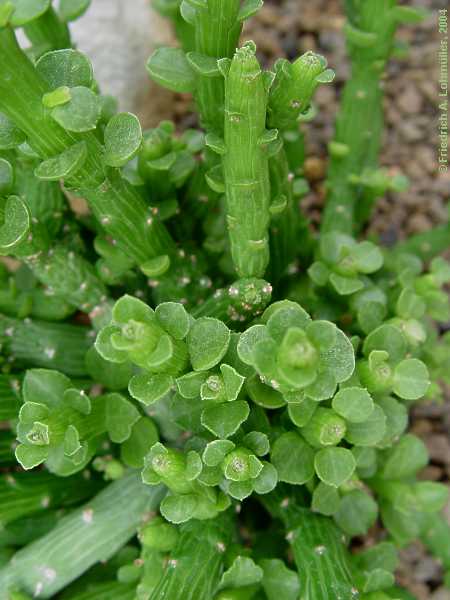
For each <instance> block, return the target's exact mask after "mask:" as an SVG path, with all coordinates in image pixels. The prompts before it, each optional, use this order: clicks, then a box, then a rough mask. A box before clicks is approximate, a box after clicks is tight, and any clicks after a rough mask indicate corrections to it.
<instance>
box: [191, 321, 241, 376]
mask: <svg viewBox="0 0 450 600" xmlns="http://www.w3.org/2000/svg"><path fill="white" fill-rule="evenodd" d="M229 343H230V330H229V329H228V327H227V326H226V325H224V323H222V321H219V320H218V319H212V318H210V317H202V318H200V319H198V320H197V321H196V322H195V323H194V325H193V326H192V327H191V329H190V331H189V334H188V337H187V344H188V350H189V356H190V359H191V363H192V366H193V368H194V371H206V370H207V369H211V368H212V367H214V366H215V365H217V363H218V362H219V361H220V360H221V359H222V358H223V357H224V356H225V353H226V351H227V350H228V345H229Z"/></svg>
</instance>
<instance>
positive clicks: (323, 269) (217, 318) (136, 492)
mask: <svg viewBox="0 0 450 600" xmlns="http://www.w3.org/2000/svg"><path fill="white" fill-rule="evenodd" d="M55 4H56V3H55ZM262 4H263V2H262V0H242V1H241V0H155V1H154V7H155V8H156V10H158V11H159V12H160V13H162V14H163V15H165V16H166V17H168V18H169V19H170V21H171V23H172V25H173V27H174V29H175V31H176V33H177V36H178V38H179V45H178V46H177V47H173V48H158V49H157V50H156V51H155V52H154V53H153V54H152V56H151V57H150V58H149V60H148V63H147V71H148V74H149V76H150V77H151V78H152V79H153V80H154V81H155V82H157V83H159V84H161V85H162V86H164V87H166V88H168V89H169V90H172V91H174V92H178V93H183V94H190V95H191V97H192V103H193V106H195V109H196V111H197V113H198V128H196V129H188V130H185V131H179V130H177V129H176V127H175V125H174V124H173V123H171V122H168V121H163V122H161V123H160V124H159V125H158V126H157V127H155V128H153V129H150V130H147V131H142V129H141V125H140V123H139V120H138V119H137V117H135V116H134V115H132V114H130V113H127V112H118V110H117V105H116V102H115V100H114V98H111V97H109V96H105V95H103V94H102V93H101V90H100V88H99V86H98V84H97V82H96V80H95V77H94V74H93V70H92V66H91V63H90V61H89V58H88V57H87V56H85V55H84V54H83V53H82V52H80V51H78V50H77V49H76V48H74V47H73V45H72V43H71V38H70V32H69V28H68V23H69V22H70V21H72V20H74V19H76V18H78V17H79V16H80V15H82V14H83V13H84V12H85V11H86V10H87V8H88V5H89V0H60V2H59V3H58V4H57V5H52V2H51V0H0V254H1V255H2V256H4V257H9V258H8V260H5V261H4V262H2V263H1V265H0V337H1V373H0V420H1V421H2V427H1V431H2V433H1V436H0V464H1V467H2V468H1V475H0V492H1V493H0V600H27V599H31V598H61V600H279V599H280V598H282V599H283V600H300V599H301V600H357V599H358V598H359V599H360V600H388V599H397V600H401V599H404V598H406V599H408V598H409V599H413V596H412V595H411V594H410V593H409V592H408V591H407V590H404V589H401V588H400V587H398V586H397V585H396V578H395V572H396V568H397V564H398V555H397V553H398V549H399V548H402V547H404V546H406V545H408V544H410V543H411V542H413V541H414V540H417V539H420V540H421V541H422V542H423V544H425V546H426V547H427V548H428V549H429V551H430V553H432V554H433V555H435V556H436V557H437V558H438V559H439V560H440V561H441V564H442V566H443V572H444V577H445V582H446V583H447V584H448V585H450V526H449V525H448V524H447V523H446V521H445V519H444V517H443V516H442V515H441V510H442V509H443V507H444V506H445V504H446V503H447V501H448V488H447V487H446V486H445V485H444V484H442V483H439V482H435V481H427V480H426V479H424V477H423V475H422V474H421V471H422V469H423V468H424V467H425V466H426V465H427V463H428V455H427V450H426V447H425V445H424V443H423V442H422V441H421V439H420V438H419V437H418V436H416V435H414V434H413V433H408V413H409V410H410V409H411V407H412V406H413V405H414V404H415V403H417V402H421V401H423V400H427V401H434V402H439V401H441V399H442V395H443V384H450V378H449V374H450V338H449V334H448V333H447V334H442V331H443V328H442V327H441V324H442V323H445V322H448V321H449V319H450V307H449V301H448V296H447V294H446V292H445V285H446V284H447V283H448V282H450V265H449V264H448V263H447V262H446V261H445V260H444V258H442V257H441V256H440V255H441V254H442V252H443V251H444V250H445V249H446V248H448V247H449V246H450V227H449V225H448V224H443V225H441V226H439V227H437V228H435V229H433V230H431V231H428V232H425V233H422V234H418V235H416V236H413V237H411V238H410V239H408V240H406V241H403V242H401V243H398V244H396V245H394V246H392V247H390V248H385V247H383V246H381V245H380V244H378V243H377V240H376V239H375V238H371V239H370V240H369V239H365V237H364V233H363V232H364V228H365V226H366V224H367V222H368V220H369V219H370V216H371V213H372V209H373V207H374V206H375V203H376V200H377V198H379V197H382V196H383V195H384V194H385V193H386V192H387V191H388V190H389V191H391V192H394V193H395V192H396V191H400V190H404V189H406V188H407V186H408V182H407V180H406V178H404V177H402V176H399V175H396V176H393V177H392V176H391V175H390V174H389V173H388V172H386V171H385V170H383V169H382V168H380V166H379V155H380V147H381V142H382V132H383V86H382V79H383V76H384V74H385V72H386V68H387V64H388V61H389V59H390V57H391V56H392V54H393V52H394V50H395V34H396V29H397V26H398V25H400V24H402V23H415V22H418V21H420V19H422V18H423V17H424V15H423V13H422V12H421V11H420V10H418V9H415V8H413V7H410V6H405V5H403V4H399V3H398V2H397V0H346V1H345V2H343V8H344V10H345V12H346V16H347V21H346V24H345V27H344V30H343V35H344V36H345V38H346V41H347V48H348V55H349V59H350V63H351V72H350V75H349V79H348V81H347V83H346V84H345V86H344V89H343V93H342V99H341V106H340V109H339V112H338V115H337V121H336V129H335V135H334V138H333V139H330V140H329V155H330V156H329V168H328V174H327V180H326V199H325V205H324V209H323V215H322V223H321V227H320V230H319V231H313V229H312V228H311V226H310V225H309V222H308V218H307V215H305V214H304V213H303V212H302V209H301V207H300V200H301V198H302V196H303V195H304V194H305V193H306V192H307V190H308V184H307V182H306V180H305V178H304V170H303V169H304V157H305V136H307V123H308V121H310V120H311V119H313V118H315V119H320V114H317V110H316V109H315V107H314V102H313V98H314V93H315V91H316V89H317V87H318V86H320V85H332V81H333V78H334V72H333V70H332V69H331V68H329V67H328V65H327V59H326V58H325V57H323V56H320V55H318V54H316V53H315V52H306V53H305V54H303V55H302V56H300V57H298V58H297V59H295V60H293V61H292V62H290V61H288V60H286V59H284V58H280V59H279V60H277V61H276V62H275V64H273V65H269V66H267V65H262V64H261V62H260V60H259V58H258V52H257V48H256V46H255V44H254V43H253V42H252V41H246V40H245V39H242V35H241V34H242V28H243V24H244V23H245V21H246V20H247V19H249V18H250V17H251V16H252V15H253V14H254V13H256V12H257V11H258V10H259V9H260V8H261V6H262ZM299 10H300V8H299ZM17 29H21V30H22V31H23V33H24V34H25V36H26V38H27V39H28V42H29V43H28V45H27V46H26V48H25V49H23V47H21V46H19V44H18V42H17V37H16V30H17ZM118 35H119V32H118ZM327 58H328V62H329V63H330V64H331V65H332V66H333V67H339V65H333V56H329V57H327ZM143 68H145V66H144V65H143ZM74 197H78V198H82V199H84V200H85V202H86V203H87V207H88V209H89V210H88V211H83V212H82V213H79V212H75V211H74V210H73V209H72V206H73V204H72V203H70V202H69V200H71V199H72V198H74ZM376 524H377V527H376V529H373V527H374V526H375V525H376ZM369 530H371V535H370V537H368V538H367V539H366V540H364V536H366V534H368V532H369ZM355 537H358V538H359V540H360V541H361V538H362V539H363V540H364V543H362V544H361V543H359V544H358V547H356V544H354V543H352V539H353V538H355ZM361 548H363V549H362V550H361Z"/></svg>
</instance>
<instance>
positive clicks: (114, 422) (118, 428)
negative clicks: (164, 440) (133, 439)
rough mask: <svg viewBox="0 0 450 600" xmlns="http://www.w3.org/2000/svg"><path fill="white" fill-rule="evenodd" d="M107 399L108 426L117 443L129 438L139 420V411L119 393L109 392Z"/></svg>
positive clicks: (111, 436) (110, 434)
mask: <svg viewBox="0 0 450 600" xmlns="http://www.w3.org/2000/svg"><path fill="white" fill-rule="evenodd" d="M105 400H106V428H107V430H108V434H109V437H110V438H111V440H112V441H113V442H115V443H116V444H121V443H122V442H124V441H125V440H127V439H128V438H129V437H130V435H131V431H132V428H133V425H134V424H135V423H136V422H137V421H138V420H139V418H140V414H139V411H138V410H137V408H136V407H135V406H133V404H132V403H131V402H130V401H129V400H126V398H124V397H123V396H121V395H120V394H117V393H112V394H108V395H107V396H105Z"/></svg>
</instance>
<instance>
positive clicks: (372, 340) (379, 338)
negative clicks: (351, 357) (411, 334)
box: [363, 323, 407, 362]
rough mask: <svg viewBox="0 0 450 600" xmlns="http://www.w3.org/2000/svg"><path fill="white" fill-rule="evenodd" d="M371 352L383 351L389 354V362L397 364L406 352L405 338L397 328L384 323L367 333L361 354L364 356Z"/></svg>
mask: <svg viewBox="0 0 450 600" xmlns="http://www.w3.org/2000/svg"><path fill="white" fill-rule="evenodd" d="M372 350H384V351H385V352H387V353H388V354H389V360H390V361H393V362H398V361H399V360H401V359H402V358H404V356H405V354H406V350H407V344H406V339H405V336H404V335H403V334H402V332H401V331H400V329H399V328H398V327H395V325H389V324H387V323H385V324H384V325H380V327H377V328H376V329H374V331H372V332H371V333H369V335H368V336H367V337H366V339H365V341H364V346H363V352H364V354H365V355H366V356H369V354H370V353H371V352H372Z"/></svg>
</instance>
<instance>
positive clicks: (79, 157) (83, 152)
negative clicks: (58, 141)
mask: <svg viewBox="0 0 450 600" xmlns="http://www.w3.org/2000/svg"><path fill="white" fill-rule="evenodd" d="M87 155H88V151H87V146H86V143H85V142H79V143H78V144H75V145H74V146H70V147H69V148H68V149H67V150H65V151H64V152H63V153H62V154H59V155H58V156H55V157H53V158H49V159H48V160H45V161H44V162H42V163H41V164H40V165H39V166H38V167H37V168H36V169H35V171H34V174H35V175H36V177H38V179H43V180H44V181H58V180H59V179H64V178H67V177H70V176H71V175H73V174H74V173H76V172H77V171H78V170H79V169H80V168H81V167H82V166H83V164H84V162H85V161H86V158H87Z"/></svg>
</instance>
